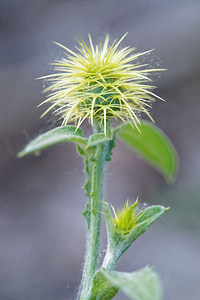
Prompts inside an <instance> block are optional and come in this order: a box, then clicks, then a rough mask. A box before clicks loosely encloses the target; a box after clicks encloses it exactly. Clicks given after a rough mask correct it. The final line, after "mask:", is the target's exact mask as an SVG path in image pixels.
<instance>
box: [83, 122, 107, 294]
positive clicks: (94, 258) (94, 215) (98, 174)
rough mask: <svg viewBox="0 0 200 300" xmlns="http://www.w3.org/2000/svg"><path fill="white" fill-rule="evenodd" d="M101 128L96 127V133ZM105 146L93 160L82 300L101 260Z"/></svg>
mask: <svg viewBox="0 0 200 300" xmlns="http://www.w3.org/2000/svg"><path fill="white" fill-rule="evenodd" d="M99 131H100V128H99V126H98V125H97V126H96V132H99ZM104 152H105V144H104V143H102V144H98V145H97V146H96V152H95V155H94V158H93V159H92V161H91V162H90V163H91V169H92V185H91V194H90V201H91V213H90V222H89V234H88V242H87V253H86V258H85V265H84V269H83V278H82V284H81V288H82V290H81V294H80V298H79V299H80V300H88V299H89V296H90V289H91V283H92V277H93V275H94V273H95V271H96V270H97V267H98V258H99V241H100V227H101V209H102V196H103V171H104V163H105V153H104Z"/></svg>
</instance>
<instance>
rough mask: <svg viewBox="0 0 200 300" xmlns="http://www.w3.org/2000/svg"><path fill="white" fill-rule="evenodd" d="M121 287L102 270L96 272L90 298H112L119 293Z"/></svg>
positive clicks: (97, 299) (100, 299) (98, 299)
mask: <svg viewBox="0 0 200 300" xmlns="http://www.w3.org/2000/svg"><path fill="white" fill-rule="evenodd" d="M118 291H119V288H118V287H116V286H114V285H113V283H112V282H111V281H110V280H109V279H107V278H106V277H105V275H104V274H103V271H102V270H99V271H97V272H96V274H95V275H94V278H93V285H92V290H91V296H90V298H89V300H105V299H106V300H110V299H113V297H114V296H115V295H116V294H117V293H118Z"/></svg>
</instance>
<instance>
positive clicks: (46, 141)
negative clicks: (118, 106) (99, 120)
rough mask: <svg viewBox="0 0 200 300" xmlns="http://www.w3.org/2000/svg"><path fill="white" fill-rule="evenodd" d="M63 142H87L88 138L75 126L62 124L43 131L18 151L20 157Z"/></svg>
mask: <svg viewBox="0 0 200 300" xmlns="http://www.w3.org/2000/svg"><path fill="white" fill-rule="evenodd" d="M62 142H74V143H80V144H86V142H87V139H86V138H83V137H82V132H81V130H80V129H77V128H76V127H75V126H61V127H57V128H54V129H52V130H50V131H48V132H46V133H43V134H41V135H39V136H38V137H36V138H35V139H34V140H32V141H31V142H30V143H28V144H27V145H26V147H25V148H24V149H23V150H22V151H20V152H19V153H18V155H17V156H18V157H19V158H20V157H23V156H25V155H29V154H32V153H34V152H36V153H37V152H38V151H40V150H43V149H45V148H47V147H49V146H53V145H55V144H58V143H62Z"/></svg>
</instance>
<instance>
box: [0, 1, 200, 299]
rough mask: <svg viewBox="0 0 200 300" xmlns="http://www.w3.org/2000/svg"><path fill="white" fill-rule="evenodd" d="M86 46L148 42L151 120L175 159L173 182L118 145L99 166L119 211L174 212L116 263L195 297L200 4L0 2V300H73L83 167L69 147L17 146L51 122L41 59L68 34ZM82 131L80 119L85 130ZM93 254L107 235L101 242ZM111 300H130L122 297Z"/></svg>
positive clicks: (198, 293)
mask: <svg viewBox="0 0 200 300" xmlns="http://www.w3.org/2000/svg"><path fill="white" fill-rule="evenodd" d="M88 32H89V33H91V35H92V37H93V38H94V41H95V42H98V41H99V40H100V39H101V38H104V36H105V34H106V33H109V34H110V36H111V40H113V39H115V38H120V37H121V36H122V35H123V34H124V33H125V32H128V35H127V37H126V39H125V40H124V41H123V43H122V45H123V46H126V45H131V46H136V47H137V49H138V51H144V50H148V49H152V48H155V51H154V53H153V54H152V55H151V57H150V63H151V65H152V66H154V67H157V66H158V67H164V68H167V69H168V71H167V72H163V73H162V74H161V76H159V77H158V76H157V77H156V78H155V79H156V85H157V86H158V87H159V88H158V89H157V90H156V92H157V94H159V95H160V96H162V97H163V98H164V99H166V103H163V102H161V101H157V103H156V104H155V105H154V109H153V117H154V119H155V120H156V124H157V125H158V126H159V127H160V128H162V129H163V130H164V131H165V132H166V133H167V134H168V136H169V137H170V139H171V140H172V141H173V143H174V145H175V146H176V148H177V151H178V153H179V157H180V168H179V173H178V176H177V180H176V182H175V184H174V185H167V184H166V183H165V181H164V179H163V178H162V177H161V176H160V175H159V174H158V173H157V172H156V171H154V170H153V169H152V168H151V167H149V166H148V165H146V164H145V163H144V162H143V161H142V160H141V159H139V158H138V157H137V156H136V155H134V154H133V153H132V152H131V151H130V150H129V149H128V148H126V147H125V146H124V145H123V144H122V143H120V142H118V143H117V147H116V148H115V149H114V155H113V161H112V162H110V163H108V166H107V169H106V182H107V184H106V188H105V200H107V201H109V202H111V203H112V204H113V205H114V206H122V205H123V203H124V201H125V200H126V199H127V197H129V198H130V199H131V200H132V201H134V199H135V198H136V196H137V195H139V196H140V201H141V203H143V202H145V203H148V204H151V203H154V204H163V205H165V206H170V207H171V209H170V211H168V212H167V213H166V214H165V216H164V217H163V218H162V219H161V220H160V221H158V222H157V223H156V224H154V225H153V226H152V227H151V229H150V230H149V231H148V233H146V234H145V235H144V236H142V237H141V238H139V239H138V240H137V241H136V242H135V245H134V246H132V247H131V248H130V249H129V250H128V251H127V253H126V254H124V256H123V258H122V259H121V261H120V262H119V264H118V265H117V270H122V271H133V270H137V269H139V268H142V267H144V266H145V265H146V264H149V265H153V266H155V269H156V270H157V271H158V272H159V274H160V276H161V278H162V281H163V286H164V292H165V299H166V300H173V299H181V300H188V299H190V300H198V299H200V287H199V276H200V250H199V249H200V234H199V228H200V218H199V216H200V199H199V198H200V197H199V195H200V191H199V182H200V155H199V149H200V134H199V126H200V118H199V112H200V102H199V97H200V96H199V94H200V1H198V0H196V1H195V0H190V1H186V0H168V1H161V0H160V1H158V0H157V1H156V0H149V1H144V0H140V1H136V0H123V1H122V0H107V1H106V0H102V1H95V0H93V1H92V0H90V1H89V0H79V1H77V0H74V1H72V0H71V1H67V0H66V1H61V0H60V1H59V0H57V1H55V0H54V1H53V0H34V1H30V0H29V1H28V0H26V1H25V0H16V1H14V0H13V1H11V0H4V1H3V0H1V1H0V299H2V300H27V299H29V300H44V299H45V300H46V299H48V300H64V299H67V300H68V299H75V296H76V293H77V290H78V286H79V283H80V278H81V270H82V266H83V263H82V262H83V259H84V252H85V232H86V224H85V220H84V218H83V216H81V213H82V212H83V210H84V203H85V201H86V197H85V193H84V191H83V190H82V189H81V185H83V184H84V182H85V177H84V174H83V172H82V170H83V162H82V160H81V158H79V157H78V155H77V154H76V151H75V147H74V145H73V144H70V143H69V144H65V145H57V146H55V147H52V148H50V149H48V150H46V151H44V152H43V153H42V155H41V156H40V157H33V156H30V157H26V158H24V159H21V160H18V159H17V158H16V153H17V152H18V151H19V150H20V149H21V148H22V147H23V146H24V145H25V144H26V143H27V142H28V141H29V140H30V139H32V138H33V137H35V136H37V135H38V133H41V132H44V131H46V130H48V129H51V128H53V127H54V126H55V125H59V122H57V121H56V120H55V119H54V117H53V116H52V115H51V114H49V115H48V116H46V117H45V118H43V119H40V115H41V113H42V112H43V111H44V107H41V108H37V105H38V104H39V103H40V102H41V101H42V100H43V99H44V96H43V95H42V94H41V90H42V88H43V87H42V81H36V80H35V78H36V77H38V76H41V75H45V74H49V73H51V71H52V70H51V67H49V66H48V65H49V63H50V62H52V61H54V60H55V59H56V58H57V57H60V55H61V54H62V51H61V50H60V49H59V48H58V47H57V46H55V45H54V44H53V43H52V41H57V42H60V43H62V44H65V45H67V46H68V47H69V48H73V47H74V45H76V40H75V37H77V38H80V37H82V38H83V39H85V40H86V39H87V34H88ZM89 132H90V128H89V126H87V125H86V126H85V128H84V133H85V134H86V135H87V134H89ZM102 244H103V247H102V257H103V255H104V249H105V248H106V239H105V238H104V239H102ZM116 299H118V300H120V299H127V298H126V297H125V296H124V295H123V294H120V293H119V295H118V296H117V297H116Z"/></svg>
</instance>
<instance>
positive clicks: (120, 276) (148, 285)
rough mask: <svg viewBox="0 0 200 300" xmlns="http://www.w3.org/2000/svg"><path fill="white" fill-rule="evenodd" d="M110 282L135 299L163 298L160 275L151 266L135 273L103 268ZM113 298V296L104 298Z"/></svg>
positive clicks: (154, 299) (151, 299)
mask: <svg viewBox="0 0 200 300" xmlns="http://www.w3.org/2000/svg"><path fill="white" fill-rule="evenodd" d="M101 272H102V274H103V275H104V276H105V277H106V278H107V280H108V281H110V283H111V284H112V285H113V286H115V287H116V288H119V289H120V290H121V291H122V292H124V294H125V295H127V296H128V297H130V299H133V300H161V299H162V287H161V283H160V279H159V276H158V275H157V273H156V272H155V271H154V270H153V269H152V268H150V267H148V266H147V267H145V268H144V269H141V270H139V271H136V272H133V273H126V272H116V271H106V270H102V271H101ZM104 299H112V298H106V297H105V298H104Z"/></svg>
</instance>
